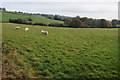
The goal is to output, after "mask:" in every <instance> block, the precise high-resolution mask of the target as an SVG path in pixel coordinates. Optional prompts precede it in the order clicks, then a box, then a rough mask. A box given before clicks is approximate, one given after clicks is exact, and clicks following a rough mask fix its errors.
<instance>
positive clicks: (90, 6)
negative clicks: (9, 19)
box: [2, 2, 118, 19]
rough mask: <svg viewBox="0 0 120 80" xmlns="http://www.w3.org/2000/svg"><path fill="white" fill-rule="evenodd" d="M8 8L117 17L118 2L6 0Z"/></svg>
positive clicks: (5, 5) (34, 11)
mask: <svg viewBox="0 0 120 80" xmlns="http://www.w3.org/2000/svg"><path fill="white" fill-rule="evenodd" d="M2 5H3V6H4V7H6V8H7V9H8V10H13V11H15V10H16V11H24V12H32V13H47V14H59V15H66V16H76V15H80V16H88V17H93V18H101V17H103V18H106V19H112V18H117V13H118V11H117V10H118V9H117V7H118V5H117V3H116V2H114V3H113V2H19V3H18V2H5V3H3V4H2Z"/></svg>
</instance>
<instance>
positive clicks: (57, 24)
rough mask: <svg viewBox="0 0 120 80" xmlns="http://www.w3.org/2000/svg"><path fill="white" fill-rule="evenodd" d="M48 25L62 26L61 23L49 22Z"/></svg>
mask: <svg viewBox="0 0 120 80" xmlns="http://www.w3.org/2000/svg"><path fill="white" fill-rule="evenodd" d="M49 26H53V27H62V26H64V25H63V24H61V23H51V24H49Z"/></svg>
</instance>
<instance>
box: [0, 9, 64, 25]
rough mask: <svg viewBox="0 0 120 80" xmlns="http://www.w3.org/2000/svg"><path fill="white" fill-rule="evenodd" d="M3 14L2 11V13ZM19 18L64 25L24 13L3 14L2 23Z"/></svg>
mask: <svg viewBox="0 0 120 80" xmlns="http://www.w3.org/2000/svg"><path fill="white" fill-rule="evenodd" d="M0 14H1V11H0ZM18 18H23V19H25V18H31V19H32V20H33V22H34V23H35V22H41V23H46V24H49V23H63V21H57V20H51V19H47V18H45V17H42V16H39V15H28V14H22V13H14V12H6V11H3V12H2V21H9V19H18Z"/></svg>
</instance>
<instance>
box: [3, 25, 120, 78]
mask: <svg viewBox="0 0 120 80" xmlns="http://www.w3.org/2000/svg"><path fill="white" fill-rule="evenodd" d="M16 26H20V27H21V28H20V30H16V29H15V27H16ZM25 27H28V28H29V29H30V31H26V32H25V31H24V28H25ZM41 30H47V31H49V34H48V35H43V34H41ZM2 32H3V33H2V42H3V73H2V74H3V78H8V77H9V78H81V79H85V78H104V79H105V78H119V76H118V75H120V72H119V71H118V69H119V68H120V66H119V63H118V29H117V28H110V29H108V28H107V29H105V28H60V27H59V28H56V27H45V26H34V25H23V24H12V23H3V24H2Z"/></svg>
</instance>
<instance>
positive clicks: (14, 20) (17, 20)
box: [9, 18, 27, 24]
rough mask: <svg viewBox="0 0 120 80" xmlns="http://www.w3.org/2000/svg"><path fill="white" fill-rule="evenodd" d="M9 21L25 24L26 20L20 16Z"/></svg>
mask: <svg viewBox="0 0 120 80" xmlns="http://www.w3.org/2000/svg"><path fill="white" fill-rule="evenodd" d="M9 22H11V23H19V24H25V23H27V20H26V19H21V18H19V19H9Z"/></svg>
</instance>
